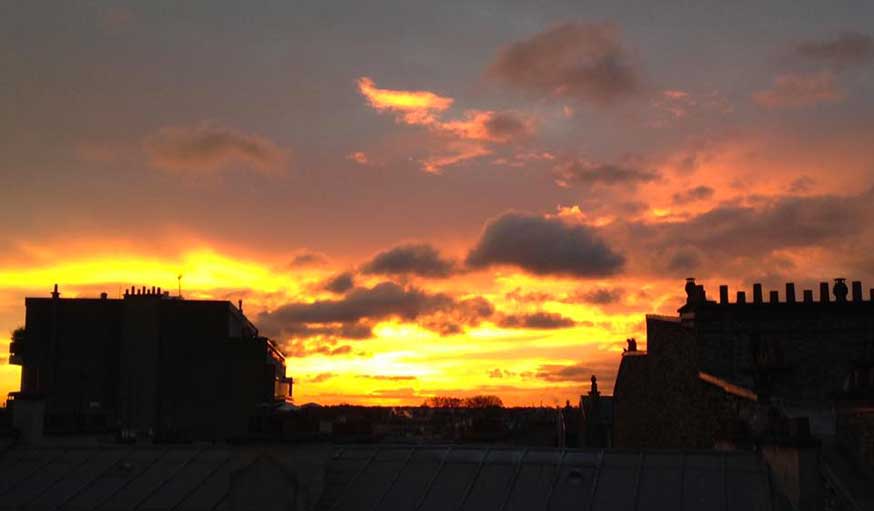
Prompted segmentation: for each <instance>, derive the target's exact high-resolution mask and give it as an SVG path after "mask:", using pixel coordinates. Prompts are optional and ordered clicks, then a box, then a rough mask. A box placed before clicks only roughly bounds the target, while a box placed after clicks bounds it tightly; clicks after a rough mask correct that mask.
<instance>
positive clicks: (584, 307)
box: [0, 1, 874, 405]
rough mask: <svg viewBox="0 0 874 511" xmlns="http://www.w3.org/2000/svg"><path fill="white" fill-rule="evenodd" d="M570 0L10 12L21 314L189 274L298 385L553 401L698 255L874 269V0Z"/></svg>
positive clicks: (410, 400) (605, 364)
mask: <svg viewBox="0 0 874 511" xmlns="http://www.w3.org/2000/svg"><path fill="white" fill-rule="evenodd" d="M572 4H573V3H567V5H565V4H558V3H556V4H555V5H539V4H538V5H527V4H526V3H524V2H522V3H518V4H516V3H503V2H502V3H500V5H496V4H494V3H493V2H489V1H476V2H465V3H464V5H463V7H458V8H449V7H446V6H444V5H442V4H436V3H435V4H433V5H427V6H425V5H422V6H418V7H415V8H414V7H411V6H409V5H406V4H402V5H396V4H394V3H392V2H388V1H386V2H382V1H380V2H376V3H374V4H373V5H372V6H370V7H369V8H368V9H367V11H366V12H355V13H352V12H348V10H347V9H345V8H343V7H341V6H340V5H333V6H330V7H326V8H322V9H318V8H316V7H315V6H291V5H277V6H269V7H268V6H250V7H247V8H246V12H245V13H244V16H243V17H244V18H245V19H246V20H247V21H246V23H241V22H240V23H238V22H236V21H231V20H237V21H239V20H240V19H242V18H241V14H242V13H241V12H237V10H236V9H235V8H233V7H231V6H229V5H225V3H223V2H216V3H214V4H212V5H211V6H210V8H209V9H201V8H199V7H198V6H196V5H194V4H192V5H185V6H181V5H180V6H175V5H174V6H172V7H166V6H165V7H160V6H155V5H151V4H150V5H140V4H138V3H131V4H129V5H121V4H119V5H117V6H114V7H113V8H111V9H110V8H103V7H100V6H99V5H94V6H90V5H89V6H88V7H74V6H60V7H58V6H55V7H52V8H50V7H47V6H41V5H30V4H22V5H17V6H15V7H14V8H12V9H10V11H11V12H10V13H9V14H11V15H10V16H4V17H3V19H0V48H6V49H9V50H10V51H6V52H0V65H2V67H3V69H4V76H5V77H7V79H6V80H0V105H2V110H3V113H4V115H0V150H2V154H3V155H4V158H3V159H2V161H0V233H2V235H3V236H0V248H2V250H0V331H2V332H11V331H12V330H13V329H14V328H16V327H17V326H20V325H21V324H22V323H23V321H24V297H25V296H47V295H48V293H49V292H50V290H51V287H52V285H53V284H54V283H58V284H59V285H60V287H61V292H62V295H63V296H65V297H74V296H98V295H99V293H100V292H103V291H106V292H107V293H109V294H110V295H111V296H115V295H118V294H119V293H120V290H121V289H123V288H125V287H126V286H130V285H137V286H142V285H146V286H153V285H154V286H161V287H162V288H164V289H175V288H176V285H177V278H176V277H177V275H179V274H182V275H183V279H182V287H183V293H184V295H185V296H186V297H189V298H211V299H227V300H231V301H233V302H236V300H238V299H242V300H244V302H245V311H246V314H247V315H248V317H249V318H250V319H251V320H252V321H253V322H254V323H256V325H258V326H259V328H260V329H261V330H262V331H263V332H266V333H269V334H270V335H271V336H273V337H274V338H275V339H276V340H277V341H279V343H280V344H281V345H282V346H283V349H284V351H285V352H286V354H287V355H288V360H287V365H288V372H289V375H291V376H293V377H295V381H296V385H295V399H296V402H297V403H299V404H302V403H305V402H309V401H316V402H320V403H344V402H345V403H367V404H419V403H421V402H422V401H423V400H424V399H426V398H427V397H431V396H434V395H458V396H463V395H470V394H479V393H488V394H497V395H499V396H500V397H501V398H502V399H503V400H504V402H505V403H507V404H511V405H531V404H539V403H543V404H549V405H552V404H556V403H563V402H564V400H566V399H569V400H572V401H575V400H576V398H577V396H578V395H579V394H580V393H583V392H586V391H587V390H588V385H589V384H588V382H589V377H590V376H591V375H592V374H597V375H598V376H599V378H600V379H601V381H602V389H603V390H605V391H606V392H610V391H611V388H612V380H613V378H614V377H615V369H616V367H617V365H618V361H619V353H620V352H621V350H622V347H623V346H624V344H625V339H626V338H628V337H637V338H638V339H640V340H643V339H644V337H645V332H644V331H643V330H644V315H645V314H647V313H658V314H673V313H674V312H675V311H676V309H677V307H679V306H680V305H681V304H682V300H683V298H684V296H683V291H682V286H683V283H684V280H683V279H684V278H685V277H688V276H695V277H698V278H699V280H700V281H701V282H703V283H704V284H705V285H706V286H707V288H708V290H709V291H710V293H711V295H713V294H715V292H716V289H717V285H719V284H722V283H725V284H729V285H730V286H731V287H732V288H733V289H734V288H737V287H739V286H742V287H746V288H749V287H750V286H751V284H752V283H753V282H763V283H764V285H765V286H766V288H771V289H782V285H783V283H784V282H785V281H794V282H796V283H797V284H798V285H799V286H801V287H810V286H812V285H813V284H814V283H815V282H818V281H821V280H829V279H831V278H834V277H848V278H851V279H853V280H863V281H865V285H866V286H867V287H872V286H874V259H872V256H871V255H870V254H874V236H872V234H874V232H872V229H874V228H872V227H871V226H872V225H874V222H872V220H874V200H872V199H874V191H872V190H874V188H872V187H874V162H872V157H871V154H872V153H871V147H872V146H874V99H872V98H874V88H872V77H874V65H872V64H874V36H872V34H871V31H870V27H868V26H867V25H868V24H867V23H865V21H867V20H869V19H872V17H874V12H872V11H871V10H872V7H871V6H868V5H865V6H856V7H853V8H846V9H840V8H837V7H834V8H831V7H828V6H824V5H821V4H818V3H813V2H811V3H809V5H807V3H806V2H801V3H799V2H797V1H792V2H790V1H785V2H784V1H777V2H770V3H769V4H768V5H766V6H762V5H757V6H755V8H754V9H753V8H748V7H746V6H743V5H729V4H726V3H724V2H716V1H713V2H699V3H696V4H695V5H692V6H690V5H685V4H684V5H682V6H680V5H676V6H674V5H660V6H658V7H656V6H631V5H620V4H621V3H616V5H613V4H610V5H607V4H605V5H602V6H582V5H576V4H573V5H572ZM751 9H752V10H751ZM4 337H5V336H4ZM7 344H8V341H6V340H2V341H0V362H3V363H2V364H0V395H5V393H6V392H9V391H12V390H15V389H16V388H17V385H18V378H19V369H18V368H17V367H16V366H11V365H8V364H6V363H5V362H6V358H7V355H6V353H7V351H8V348H7V347H6V346H7Z"/></svg>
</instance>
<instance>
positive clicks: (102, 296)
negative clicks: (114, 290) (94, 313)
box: [100, 291, 109, 300]
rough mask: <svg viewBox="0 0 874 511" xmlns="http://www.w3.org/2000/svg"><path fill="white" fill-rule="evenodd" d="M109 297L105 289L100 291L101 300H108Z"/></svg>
mask: <svg viewBox="0 0 874 511" xmlns="http://www.w3.org/2000/svg"><path fill="white" fill-rule="evenodd" d="M108 297H109V295H107V294H106V292H105V291H104V292H102V293H100V299H101V300H106V299H107V298H108Z"/></svg>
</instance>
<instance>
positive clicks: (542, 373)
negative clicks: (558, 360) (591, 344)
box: [537, 364, 595, 382]
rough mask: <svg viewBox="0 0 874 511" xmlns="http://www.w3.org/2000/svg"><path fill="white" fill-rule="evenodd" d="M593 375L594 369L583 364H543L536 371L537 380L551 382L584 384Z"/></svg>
mask: <svg viewBox="0 0 874 511" xmlns="http://www.w3.org/2000/svg"><path fill="white" fill-rule="evenodd" d="M593 374H595V369H593V368H592V367H589V366H587V365H583V364H573V365H559V364H545V365H542V366H540V368H539V369H538V370H537V378H538V379H541V380H544V381H551V382H586V381H589V379H590V378H591V377H592V375H593Z"/></svg>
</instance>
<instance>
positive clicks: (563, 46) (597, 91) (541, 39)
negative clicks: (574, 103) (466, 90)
mask: <svg viewBox="0 0 874 511" xmlns="http://www.w3.org/2000/svg"><path fill="white" fill-rule="evenodd" d="M487 74H488V75H489V76H491V77H493V78H495V79H497V80H500V81H502V82H504V83H507V84H509V85H512V86H514V87H517V88H519V89H522V90H525V91H528V92H530V93H533V94H536V95H538V96H542V97H553V98H571V99H576V100H580V101H586V102H591V103H594V104H597V105H610V104H613V103H616V102H618V101H620V100H622V99H625V98H628V97H630V96H632V95H634V94H635V93H637V92H638V91H639V89H640V81H641V78H640V70H639V69H638V66H637V64H636V62H635V61H634V59H633V58H632V56H631V55H630V54H629V52H628V51H627V50H626V49H625V48H624V46H623V44H622V41H621V40H620V33H619V29H618V28H617V27H616V26H615V25H613V24H611V23H601V24H596V23H564V24H561V25H557V26H555V27H552V28H550V29H548V30H545V31H543V32H540V33H538V34H535V35H534V36H532V37H530V38H528V39H526V40H523V41H518V42H516V43H513V44H511V45H509V46H507V47H506V48H504V49H502V50H501V51H500V53H499V54H498V56H497V59H496V60H495V62H494V63H493V64H492V65H491V66H490V67H489V69H488V71H487Z"/></svg>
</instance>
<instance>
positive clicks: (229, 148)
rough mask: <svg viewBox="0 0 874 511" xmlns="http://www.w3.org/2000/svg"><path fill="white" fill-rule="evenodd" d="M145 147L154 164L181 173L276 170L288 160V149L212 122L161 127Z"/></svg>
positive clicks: (268, 171) (269, 172)
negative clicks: (225, 170)
mask: <svg viewBox="0 0 874 511" xmlns="http://www.w3.org/2000/svg"><path fill="white" fill-rule="evenodd" d="M143 147H144V149H145V151H146V153H147V154H148V155H149V158H150V161H151V164H152V165H153V166H155V167H156V168H159V169H162V170H167V171H171V172H180V173H192V174H210V173H214V172H217V171H219V170H222V169H226V168H228V167H233V166H243V167H246V168H248V169H250V170H253V171H256V172H259V173H262V174H277V173H281V172H282V171H283V170H284V168H285V166H286V164H287V162H288V153H287V152H286V151H285V150H283V149H282V148H280V147H279V146H277V145H276V144H275V143H274V142H272V141H270V140H268V139H266V138H264V137H262V136H259V135H252V134H248V133H243V132H240V131H237V130H234V129H231V128H227V127H223V126H219V125H217V124H214V123H210V122H203V123H201V124H199V125H197V126H167V127H164V128H161V129H160V130H158V132H157V133H156V134H154V135H151V136H149V137H147V138H146V139H145V141H144V142H143Z"/></svg>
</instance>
